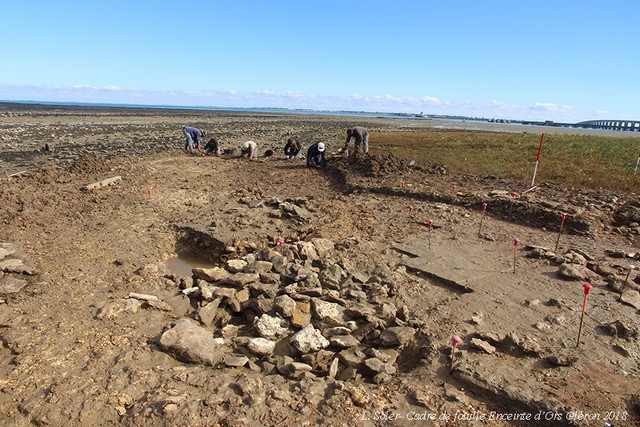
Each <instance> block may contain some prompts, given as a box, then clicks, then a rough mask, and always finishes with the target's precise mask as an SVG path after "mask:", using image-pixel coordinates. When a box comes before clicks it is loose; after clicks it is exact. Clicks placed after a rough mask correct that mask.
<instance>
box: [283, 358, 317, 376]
mask: <svg viewBox="0 0 640 427" xmlns="http://www.w3.org/2000/svg"><path fill="white" fill-rule="evenodd" d="M289 365H290V366H289V368H288V370H289V372H291V373H290V375H291V376H292V377H296V376H297V374H299V373H301V372H311V371H312V370H313V367H312V366H311V365H307V364H306V363H302V362H296V361H293V362H291V363H290V364H289Z"/></svg>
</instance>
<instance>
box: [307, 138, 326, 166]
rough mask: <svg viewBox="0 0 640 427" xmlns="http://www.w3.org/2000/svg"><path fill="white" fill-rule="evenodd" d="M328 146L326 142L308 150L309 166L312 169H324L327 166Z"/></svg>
mask: <svg viewBox="0 0 640 427" xmlns="http://www.w3.org/2000/svg"><path fill="white" fill-rule="evenodd" d="M325 149H326V146H325V145H324V142H316V143H315V144H313V145H312V146H311V147H309V150H307V166H308V167H310V168H322V167H324V166H325V165H326V164H327V159H326V158H325Z"/></svg>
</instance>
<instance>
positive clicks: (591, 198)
mask: <svg viewBox="0 0 640 427" xmlns="http://www.w3.org/2000/svg"><path fill="white" fill-rule="evenodd" d="M443 123H444V122H431V121H424V120H410V119H406V120H405V119H398V120H388V119H376V118H370V119H364V120H359V119H357V124H360V125H364V126H367V127H369V128H370V129H371V130H372V131H373V132H375V131H376V130H385V131H394V130H406V129H421V128H433V127H438V126H445V125H446V123H444V124H443ZM187 124H188V125H193V126H198V127H201V128H202V129H205V130H206V131H207V132H208V133H209V136H215V137H216V138H218V139H219V140H220V141H221V142H222V148H223V150H225V149H229V150H230V149H232V148H235V147H237V146H239V145H240V144H241V143H242V142H243V141H245V140H248V139H252V140H254V141H256V142H258V144H259V145H260V146H261V147H262V148H263V149H267V148H272V149H273V150H274V151H275V152H276V155H275V156H273V157H271V158H269V159H266V160H265V159H257V160H254V161H248V160H246V159H240V158H237V157H235V156H232V155H224V154H223V155H221V156H189V155H187V154H186V153H185V152H184V150H183V149H182V147H183V139H182V135H181V131H180V130H181V127H182V126H184V125H187ZM354 124H356V123H355V122H354V118H349V117H322V116H312V115H309V116H306V115H287V114H260V115H256V114H254V115H249V114H242V113H224V112H216V113H212V112H194V111H166V110H119V109H91V108H59V107H37V106H32V107H29V108H27V107H16V106H12V105H3V109H2V110H0V129H1V131H0V200H2V203H1V205H2V207H1V209H0V224H1V225H2V226H1V227H0V243H2V245H1V246H0V255H2V259H0V263H3V262H4V264H0V265H2V266H3V271H2V272H0V281H1V282H0V285H1V286H0V290H1V291H2V295H0V298H1V300H2V303H1V304H0V340H1V342H2V346H1V347H0V354H1V355H2V357H0V373H1V375H0V420H1V421H2V425H6V426H26V425H34V424H35V425H52V426H58V425H60V426H62V425H83V426H94V425H95V426H104V425H136V426H138V425H154V426H156V425H171V426H173V425H190V426H191V425H192V426H205V425H230V426H255V425H265V426H272V425H273V426H276V425H330V426H343V425H344V426H351V425H358V426H372V425H425V426H426V425H438V426H440V425H442V426H445V425H447V426H448V425H452V426H453V425H455V426H467V425H491V426H494V425H495V426H505V425H580V426H603V425H605V423H610V424H612V425H615V426H633V425H638V424H639V423H640V393H639V390H640V345H639V341H638V338H639V332H640V317H639V314H640V301H639V300H640V294H638V289H639V287H638V283H636V282H637V281H640V279H639V278H638V275H637V270H630V269H629V266H630V265H637V263H638V259H639V258H640V255H639V253H640V249H639V248H638V238H639V233H640V226H639V225H638V223H639V222H640V215H639V214H638V206H640V205H639V201H638V197H637V195H636V194H613V193H609V192H606V191H592V190H590V191H587V190H579V189H565V188H563V187H562V186H561V185H559V184H552V183H540V185H539V187H538V188H536V189H535V190H534V191H531V192H529V193H527V194H526V195H522V194H518V195H517V197H516V198H512V196H511V193H512V192H514V191H518V193H519V192H520V190H524V189H526V183H517V182H508V181H504V180H499V179H496V178H492V177H475V176H455V175H453V174H451V173H450V172H449V171H448V170H447V168H446V165H410V164H409V162H408V161H407V160H406V159H398V158H395V157H393V156H378V155H376V154H375V147H374V144H375V137H374V136H372V138H371V139H372V154H370V155H358V156H355V157H352V158H343V157H341V156H340V155H339V154H338V153H337V150H338V148H340V146H341V145H342V141H343V134H344V130H345V129H346V128H347V127H348V126H351V125H354ZM505 129H506V130H509V129H510V128H508V127H507V128H505ZM505 129H496V130H499V131H505ZM518 131H522V130H521V129H518ZM531 131H535V129H532V130H531ZM545 131H548V130H545ZM292 135H298V136H300V137H301V139H302V140H303V141H304V142H305V143H307V144H308V143H311V142H315V141H317V140H322V141H325V142H326V143H327V144H328V147H329V148H328V151H329V164H328V166H327V167H326V168H325V169H320V170H316V169H313V170H312V169H309V168H306V167H305V166H304V163H303V162H302V161H296V160H287V159H285V158H284V156H283V155H282V154H281V153H282V151H281V150H282V148H281V147H283V146H284V143H285V142H286V139H287V138H289V137H290V136H292ZM45 144H47V145H48V147H49V150H48V151H46V150H45V149H44V147H45ZM227 152H230V151H227ZM114 177H118V179H117V180H115V182H114V183H113V184H111V185H108V186H104V187H99V188H95V189H92V190H87V189H85V186H87V185H88V184H92V183H96V182H100V181H102V180H104V179H107V178H114ZM454 186H455V188H454ZM483 203H486V204H487V207H486V210H483ZM483 212H484V213H483ZM562 212H566V213H567V214H568V215H567V217H566V221H565V223H564V224H563V228H562V230H560V223H561V213H562ZM430 224H431V226H430ZM560 231H561V232H560ZM514 239H517V240H518V243H517V244H515V243H514V242H515V240H514ZM281 240H282V242H283V243H282V244H280V241H281ZM327 241H329V242H332V251H331V253H330V254H328V255H326V256H325V257H324V258H323V257H321V256H319V255H318V256H314V257H313V259H312V257H311V255H309V254H307V255H304V256H303V255H302V252H303V250H306V249H305V248H308V247H309V246H308V245H306V244H307V243H309V242H314V243H313V244H314V245H316V249H319V246H318V245H319V242H327ZM309 244H311V243H309ZM280 245H282V246H280ZM279 246H280V248H279ZM556 246H557V247H558V248H557V250H556ZM289 248H293V251H292V252H291V254H292V255H291V257H299V262H300V265H301V266H302V269H307V270H311V271H313V272H316V273H318V275H319V277H321V278H322V277H323V274H324V273H323V268H325V267H327V268H328V266H333V265H339V266H340V268H341V269H342V270H343V271H344V277H343V279H344V280H342V282H340V283H339V284H337V285H336V287H335V289H331V290H329V289H328V288H327V286H325V284H326V283H328V282H322V285H323V287H322V288H321V289H313V290H307V291H305V292H306V293H305V292H301V293H300V294H296V295H297V296H298V297H299V298H300V301H305V300H308V299H309V298H311V299H312V300H313V299H314V298H320V299H325V300H326V301H332V302H333V303H336V304H338V305H340V306H342V307H343V308H346V309H347V310H351V312H355V311H357V310H356V307H357V308H358V310H365V309H363V308H362V306H367V307H373V311H372V312H370V313H368V314H366V316H364V317H366V318H367V322H368V323H366V322H365V323H366V326H367V327H368V326H371V328H372V331H366V333H364V332H363V336H364V337H363V338H359V339H360V341H359V342H356V344H355V345H356V347H357V348H359V349H360V350H361V351H360V352H359V351H358V350H354V351H353V353H354V354H356V358H357V357H360V358H361V359H358V360H355V361H354V362H353V363H354V365H353V366H347V365H348V363H347V362H346V361H345V360H346V356H344V355H342V356H340V357H338V356H339V353H340V352H341V350H340V349H339V348H336V347H335V344H332V345H331V346H329V347H327V348H326V349H325V350H322V351H321V352H322V353H321V354H322V355H323V357H324V358H327V360H328V363H327V366H328V365H329V364H331V363H330V362H331V360H338V359H339V362H340V363H338V362H336V363H335V368H334V369H333V372H331V371H332V369H331V368H327V369H325V368H323V367H322V366H324V365H322V363H321V362H320V360H319V359H320V356H319V355H318V354H320V352H318V353H314V354H313V355H309V354H306V355H299V354H295V353H287V351H289V350H287V349H285V350H283V352H284V353H282V354H278V351H276V353H274V354H273V355H270V356H257V355H256V354H253V353H251V352H248V351H247V350H246V340H244V341H243V340H242V339H240V338H241V337H240V338H238V337H236V338H234V339H233V340H228V338H227V337H226V336H225V335H223V332H222V329H223V326H225V325H224V324H221V323H220V322H223V323H224V322H225V319H226V320H227V321H228V323H229V324H231V323H237V324H240V325H244V326H241V330H242V327H246V329H247V331H245V332H247V334H249V333H250V330H251V325H252V316H254V315H255V313H256V310H257V308H256V307H255V305H251V304H249V303H248V304H247V305H239V306H238V308H237V309H235V310H231V309H227V311H228V317H227V318H224V317H223V318H222V320H220V321H219V322H218V323H213V324H204V323H206V322H204V320H203V316H202V313H199V312H198V311H197V310H199V309H202V307H203V306H204V303H203V302H202V301H199V300H196V299H194V298H193V296H189V297H188V298H187V297H185V296H184V295H185V290H187V289H195V288H197V287H198V286H200V287H199V291H202V290H203V289H205V287H204V285H203V282H202V281H200V282H199V281H198V280H197V279H194V278H193V277H189V276H188V275H187V276H185V277H178V275H177V274H176V272H175V271H171V270H169V268H168V267H167V260H171V259H174V258H176V257H187V256H190V257H194V256H195V257H198V258H200V259H201V260H203V261H204V262H208V263H210V267H214V266H218V267H225V266H228V265H230V264H229V261H230V260H251V259H255V258H259V257H260V256H261V255H260V254H262V253H265V251H274V252H278V250H280V251H281V253H282V254H284V253H285V251H286V250H288V249H289ZM261 251H262V252H261ZM8 260H14V261H15V260H21V261H22V263H21V264H20V263H16V262H10V263H6V261H8ZM574 267H575V268H574ZM297 273H298V275H300V270H298V271H297ZM269 274H270V275H269ZM269 274H265V275H262V276H260V277H261V281H262V282H263V284H265V285H266V284H267V283H264V282H265V281H266V279H265V280H262V279H263V278H264V277H271V278H273V277H274V276H276V275H275V273H273V272H270V273H269ZM276 279H277V280H276V282H275V283H282V284H283V287H282V288H278V287H277V286H276V288H277V289H276V291H275V292H276V293H277V294H278V295H282V294H283V292H288V290H285V289H284V285H285V284H290V283H289V282H287V283H284V281H285V273H282V274H280V275H277V277H276ZM280 280H281V281H282V282H280ZM291 280H292V281H294V284H295V283H296V282H295V280H297V278H296V279H291ZM300 280H301V282H300V283H302V281H303V280H304V279H300ZM586 282H588V283H590V284H591V285H593V288H592V289H591V290H590V293H589V295H588V298H587V299H585V298H584V291H583V289H584V288H583V284H584V283H586ZM198 284H199V285H198ZM269 284H270V285H272V284H273V283H269ZM192 285H195V286H192ZM253 289H255V286H254V287H253V288H252V290H253ZM311 291H312V292H311ZM132 294H134V296H133V297H132ZM300 295H302V296H300ZM149 296H153V297H157V300H155V299H153V298H150V297H149ZM145 298H146V299H145ZM180 298H182V299H180ZM185 300H186V301H187V306H186V307H185V306H183V305H180V303H179V301H185ZM260 300H261V299H260ZM132 301H142V303H134V302H132ZM153 301H157V303H153ZM256 301H257V299H256ZM585 301H586V310H585V311H584V316H583V317H582V316H581V314H582V313H583V304H584V303H585ZM160 302H162V303H163V304H160ZM254 302H255V301H254ZM164 303H169V304H168V305H167V304H164ZM256 304H257V303H256ZM376 310H378V311H376ZM365 311H366V310H365ZM229 313H230V314H229ZM317 315H318V312H317V310H316V311H315V312H314V316H317ZM182 317H187V318H190V319H192V320H193V322H194V323H200V324H201V326H202V325H203V324H204V326H202V327H203V328H205V329H206V330H207V331H209V333H210V335H211V337H215V339H217V340H219V341H216V342H223V341H224V342H225V344H224V345H225V346H227V347H225V348H228V349H229V350H228V351H229V354H227V355H226V356H234V357H236V358H241V356H245V357H246V358H247V361H243V362H242V364H241V366H233V364H234V362H235V361H236V360H238V359H225V362H224V363H217V364H215V365H214V366H209V365H207V364H202V363H194V362H193V360H192V361H190V362H189V361H186V360H185V358H184V357H182V356H184V355H180V354H176V353H175V352H171V351H166V349H165V348H163V346H162V345H161V344H162V343H161V341H162V340H161V337H163V336H164V334H165V332H167V331H168V330H169V329H170V328H171V327H172V325H173V324H175V322H176V321H177V320H179V319H180V318H182ZM581 317H582V319H583V320H582V326H580V323H581ZM354 318H355V317H354ZM334 320H335V319H334ZM358 322H360V320H358ZM338 323H340V322H338ZM356 323H357V322H355V321H353V324H356ZM293 324H294V322H292V324H291V325H290V326H289V327H290V331H291V332H295V331H297V329H296V327H295V326H294V325H293ZM358 325H361V323H358ZM333 326H336V324H333ZM397 328H401V329H402V330H404V331H407V330H408V331H410V332H411V334H410V337H409V338H406V337H398V342H390V341H388V340H387V341H385V339H384V337H385V336H386V335H385V334H387V332H390V331H391V330H394V331H395V330H397ZM361 329H362V328H359V329H357V331H360V332H361ZM227 330H228V328H227ZM376 331H377V332H376ZM578 331H580V333H581V335H580V340H579V341H578ZM322 332H323V333H325V332H326V331H325V330H323V331H322ZM353 335H354V336H358V335H357V333H356V332H353ZM387 335H388V334H387ZM453 335H456V336H459V337H460V338H461V339H462V342H461V343H460V344H459V345H458V346H457V347H456V348H455V350H454V351H453V354H454V356H453V360H452V357H451V356H452V346H451V340H452V336H453ZM231 341H233V344H232V345H231V344H228V343H229V342H231ZM332 343H333V341H332ZM365 343H366V345H365ZM372 343H375V346H374V344H372ZM365 347H366V348H365ZM287 348H288V347H287ZM378 350H379V351H378ZM380 351H382V352H383V353H384V352H385V351H386V352H388V353H385V354H391V353H393V354H394V355H395V356H394V359H393V360H392V361H390V362H388V364H383V365H382V366H385V368H384V369H386V371H384V372H383V371H376V372H375V373H372V372H371V370H372V369H373V368H372V365H371V364H368V365H367V367H368V369H365V368H364V365H365V364H366V363H365V361H370V360H371V359H376V358H377V359H376V360H377V361H378V359H379V360H383V359H384V357H383V355H381V354H380ZM285 353H286V354H287V355H290V356H292V357H293V358H294V359H295V360H294V361H293V362H290V363H289V365H288V366H290V367H292V368H291V369H293V371H291V370H289V371H287V370H286V369H280V361H281V360H282V359H279V358H283V357H284V355H283V354H285ZM364 353H367V355H366V356H365V355H364ZM371 353H373V354H377V356H375V357H371V358H370V359H368V357H370V356H371ZM396 356H397V357H396ZM232 360H233V362H232ZM302 362H304V363H302ZM385 363H387V362H385ZM303 365H304V366H303ZM306 366H310V369H309V370H307V368H306ZM382 374H384V375H382Z"/></svg>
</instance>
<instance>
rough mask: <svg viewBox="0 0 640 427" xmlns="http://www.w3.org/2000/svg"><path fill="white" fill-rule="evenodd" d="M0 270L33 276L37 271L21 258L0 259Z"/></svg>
mask: <svg viewBox="0 0 640 427" xmlns="http://www.w3.org/2000/svg"><path fill="white" fill-rule="evenodd" d="M0 271H4V272H5V273H17V274H26V275H28V276H35V275H36V274H38V271H37V270H36V269H35V268H33V267H28V266H27V265H25V263H24V262H23V261H22V260H21V259H15V258H12V259H6V260H4V261H0Z"/></svg>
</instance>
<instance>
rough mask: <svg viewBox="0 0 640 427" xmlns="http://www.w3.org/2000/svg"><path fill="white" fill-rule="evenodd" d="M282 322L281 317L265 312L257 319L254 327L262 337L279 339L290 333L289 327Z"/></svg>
mask: <svg viewBox="0 0 640 427" xmlns="http://www.w3.org/2000/svg"><path fill="white" fill-rule="evenodd" d="M281 324H282V319H281V318H279V317H273V316H269V315H268V314H263V315H262V316H260V317H259V318H256V319H255V321H254V323H253V327H254V328H255V330H256V332H257V333H258V335H260V336H261V337H262V338H267V339H270V340H277V339H280V338H282V337H284V336H286V335H288V334H289V329H287V328H285V327H283V326H282V325H281Z"/></svg>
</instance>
